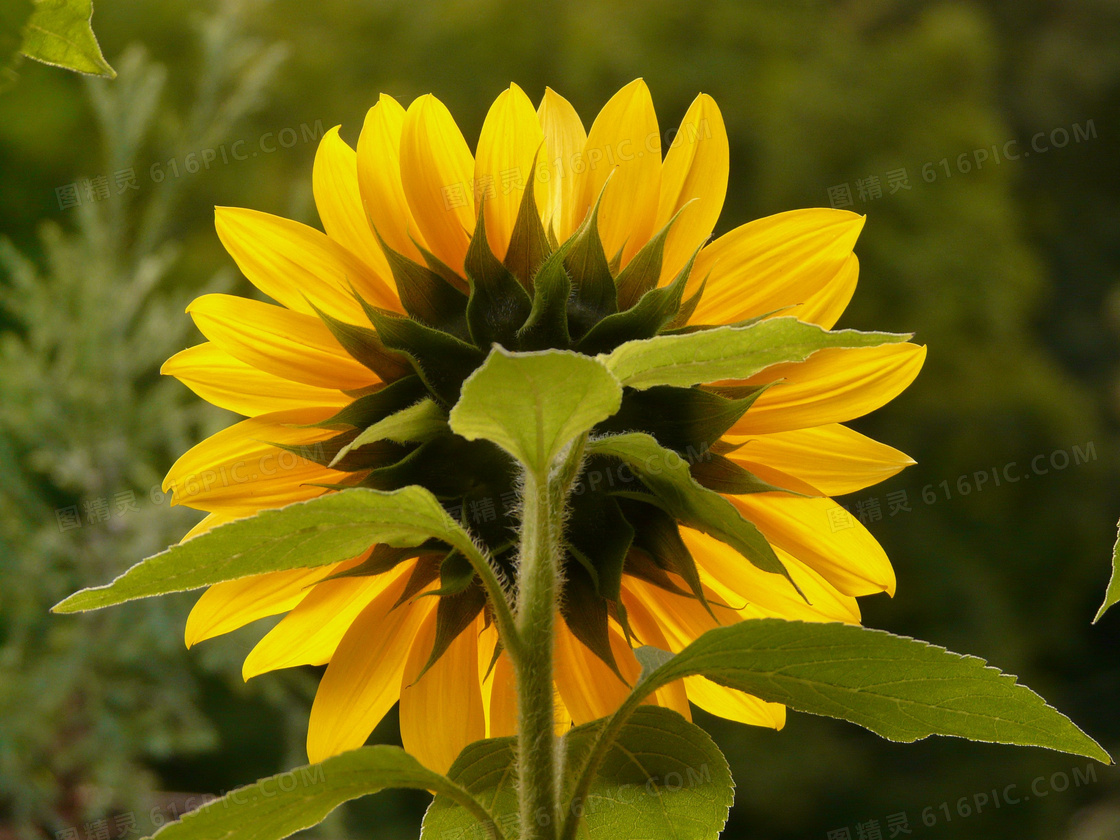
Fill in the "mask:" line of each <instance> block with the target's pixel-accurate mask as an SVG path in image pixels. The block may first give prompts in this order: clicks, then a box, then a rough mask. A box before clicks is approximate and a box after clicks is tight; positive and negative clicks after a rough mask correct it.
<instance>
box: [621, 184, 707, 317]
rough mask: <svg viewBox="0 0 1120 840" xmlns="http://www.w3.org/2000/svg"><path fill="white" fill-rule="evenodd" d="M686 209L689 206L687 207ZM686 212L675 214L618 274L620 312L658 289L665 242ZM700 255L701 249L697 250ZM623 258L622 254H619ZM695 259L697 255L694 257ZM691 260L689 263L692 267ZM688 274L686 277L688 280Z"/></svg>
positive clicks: (681, 211)
mask: <svg viewBox="0 0 1120 840" xmlns="http://www.w3.org/2000/svg"><path fill="white" fill-rule="evenodd" d="M685 206H686V207H687V206H688V205H685ZM683 212H684V207H682V208H681V209H680V210H678V211H677V212H676V213H674V214H673V218H671V219H670V220H669V221H668V222H666V223H665V226H664V227H662V228H661V230H659V231H658V232H657V233H655V234H654V235H653V238H651V239H650V240H649V242H647V243H646V244H645V245H643V246H642V247H641V250H639V251H638V253H636V254H635V255H634V256H633V257H632V258H631V260H630V262H629V263H628V264H627V265H626V268H624V269H622V271H620V272H619V273H618V276H617V277H616V278H615V280H614V284H615V288H616V289H617V294H618V308H619V311H621V312H625V311H626V310H627V309H630V308H631V307H632V306H634V305H635V304H636V303H637V302H638V301H639V300H641V299H642V297H643V296H644V295H645V294H646V293H647V292H649V291H652V290H653V289H656V288H657V283H658V281H659V280H660V279H661V265H662V258H663V257H664V255H665V240H666V239H667V238H668V237H669V231H670V230H671V229H672V227H673V223H674V222H676V220H677V219H678V218H679V217H680V215H681V213H683ZM696 251H697V253H699V251H700V249H699V248H697V249H696ZM619 256H620V257H621V253H620V254H619ZM693 259H695V254H694V255H693ZM691 262H692V261H691V260H690V261H689V263H690V265H691ZM687 276H688V275H687V273H686V274H685V277H686V278H687Z"/></svg>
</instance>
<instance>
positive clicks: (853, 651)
mask: <svg viewBox="0 0 1120 840" xmlns="http://www.w3.org/2000/svg"><path fill="white" fill-rule="evenodd" d="M654 656H655V661H656V657H657V656H661V657H664V653H663V652H661V653H659V654H658V653H655V654H654ZM646 659H647V661H648V657H646ZM697 674H699V675H702V676H705V677H707V678H708V679H710V680H713V681H714V682H717V683H719V684H720V685H724V686H727V687H729V688H735V689H738V690H740V691H745V692H747V693H749V694H753V695H754V696H756V697H760V698H761V699H763V700H767V701H769V702H772V703H783V704H785V705H786V706H789V707H790V708H791V709H795V710H797V711H801V712H809V713H811V714H816V715H825V716H827V717H834V718H841V719H843V720H848V721H851V722H852V723H857V724H859V725H860V726H864V727H866V728H867V729H870V730H871V731H872V732H875V733H876V734H878V735H881V736H883V737H884V738H888V739H890V740H892V741H917V740H920V739H922V738H926V737H928V736H930V735H950V736H955V737H959V738H967V739H969V740H971V741H987V742H991V743H999V744H1017V745H1020V746H1036V747H1046V748H1048V749H1052V750H1058V751H1060V752H1066V753H1072V754H1074V755H1083V756H1087V757H1089V758H1095V759H1097V760H1098V761H1102V762H1105V763H1109V764H1111V763H1112V760H1111V758H1110V757H1109V755H1108V753H1106V752H1105V751H1104V750H1103V749H1102V748H1101V747H1100V745H1099V744H1097V743H1096V742H1095V741H1094V740H1093V739H1092V738H1090V737H1089V736H1088V735H1086V734H1085V733H1084V732H1082V731H1081V730H1080V729H1078V728H1077V727H1076V726H1075V725H1074V724H1073V723H1072V722H1071V721H1070V720H1069V718H1067V717H1066V716H1065V715H1063V714H1061V713H1060V712H1058V711H1057V710H1055V709H1053V708H1052V707H1050V706H1048V705H1046V701H1045V700H1043V699H1042V698H1041V697H1039V696H1038V695H1037V694H1035V693H1034V692H1033V691H1031V690H1030V689H1029V688H1027V687H1026V686H1022V685H1019V684H1017V683H1016V681H1015V677H1013V676H1011V675H1010V674H1003V673H1001V672H1000V671H998V670H997V669H995V668H990V667H987V666H986V663H985V662H984V661H983V660H982V659H977V658H976V657H972V656H962V655H960V654H957V653H952V652H950V651H947V650H945V649H944V648H941V647H936V646H934V645H931V644H929V643H927V642H922V641H917V640H915V639H909V638H905V637H902V636H893V635H891V634H890V633H886V632H884V631H882V630H872V629H868V628H865V627H858V626H851V625H846V624H833V623H830V624H815V623H808V622H801V621H783V620H782V619H777V618H764V619H751V620H748V621H743V622H741V623H739V624H735V625H733V626H731V627H720V628H717V629H715V630H710V631H709V632H707V633H705V634H704V635H703V636H701V637H700V638H699V639H697V640H696V641H695V642H693V643H692V644H690V645H689V646H688V647H686V648H685V649H684V650H682V651H681V652H680V653H678V654H677V655H676V656H673V657H671V658H668V659H667V660H665V661H663V664H660V666H659V667H655V668H652V669H651V673H649V674H648V676H646V678H645V679H644V680H642V681H641V682H640V683H639V686H638V689H637V694H638V696H646V695H648V694H650V693H651V692H653V691H655V690H656V689H657V688H659V687H661V686H663V685H666V684H667V683H670V682H673V681H674V680H678V679H680V678H682V677H688V676H693V675H697Z"/></svg>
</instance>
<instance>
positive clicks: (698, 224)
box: [653, 93, 730, 282]
mask: <svg viewBox="0 0 1120 840" xmlns="http://www.w3.org/2000/svg"><path fill="white" fill-rule="evenodd" d="M729 155H730V152H729V149H728V143H727V129H726V128H724V125H723V115H722V114H720V112H719V108H718V107H717V106H716V103H715V100H714V99H712V97H710V96H708V95H707V94H706V93H702V94H700V95H699V96H697V97H696V99H695V100H694V101H693V103H692V105H690V106H689V109H688V111H687V113H685V115H684V119H683V120H681V126H680V129H679V130H678V131H677V133H676V135H675V136H674V137H673V142H672V144H671V145H670V146H669V153H668V154H667V155H666V156H665V164H664V165H663V166H662V167H661V199H660V201H659V202H658V205H657V220H656V221H655V222H654V225H653V229H654V230H660V229H661V228H662V227H664V226H665V225H666V224H668V223H669V220H670V219H672V218H673V215H674V214H675V213H676V212H677V211H678V210H680V209H681V208H682V207H685V205H688V207H687V209H685V211H684V212H683V213H681V215H680V218H679V219H677V221H676V223H675V224H674V225H673V227H672V229H671V230H670V231H669V236H668V238H667V240H666V242H665V252H664V255H663V257H662V261H661V278H662V280H663V281H664V282H668V281H670V280H672V279H673V278H674V277H676V276H677V273H678V272H679V271H680V270H681V269H682V268H684V265H685V263H687V262H688V259H689V257H691V256H692V252H693V251H695V250H696V249H697V248H699V247H700V246H701V245H703V244H704V242H705V240H707V238H708V237H709V236H711V233H712V228H714V227H715V226H716V221H718V219H719V214H720V210H722V209H723V199H724V197H725V196H726V195H727V173H728V169H729V160H730V157H729ZM690 202H691V203H690Z"/></svg>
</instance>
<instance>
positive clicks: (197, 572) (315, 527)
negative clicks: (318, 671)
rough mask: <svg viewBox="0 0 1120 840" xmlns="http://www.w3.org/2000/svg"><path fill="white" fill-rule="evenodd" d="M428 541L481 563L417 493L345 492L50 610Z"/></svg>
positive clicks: (152, 560) (173, 554)
mask: <svg viewBox="0 0 1120 840" xmlns="http://www.w3.org/2000/svg"><path fill="white" fill-rule="evenodd" d="M432 537H435V538H437V539H440V540H443V541H444V542H446V543H447V544H448V545H451V546H453V547H455V548H458V549H459V550H460V551H462V552H463V553H464V554H466V555H467V556H468V557H470V558H471V559H472V561H474V562H477V563H482V564H485V562H486V561H485V559H484V558H482V556H481V555H480V554H479V551H478V548H477V547H476V546H475V544H474V543H473V542H472V541H471V538H470V536H469V535H468V534H467V533H466V532H465V531H464V530H463V529H462V528H461V527H460V526H459V525H458V524H457V523H456V522H455V521H454V520H453V519H452V518H451V517H450V516H448V515H447V513H446V512H445V511H444V509H443V508H442V507H441V506H440V503H439V502H438V501H436V498H435V497H434V496H433V495H432V494H431V493H429V492H428V491H427V490H425V489H424V488H423V487H405V488H402V489H400V490H394V491H393V492H390V493H386V492H382V491H379V490H366V489H361V488H355V489H351V490H343V491H341V492H339V493H332V494H328V495H324V496H320V497H318V498H316V499H311V500H310V501H306V502H296V503H295V504H292V505H288V506H287V507H283V508H278V509H276V510H266V511H262V512H260V513H258V514H257V515H255V516H251V517H248V518H246V519H238V520H235V521H233V522H229V523H226V524H225V525H219V526H218V527H217V528H214V529H213V530H211V531H207V532H206V533H204V534H200V535H198V536H197V537H195V538H193V539H191V540H188V541H187V542H184V543H180V544H178V545H174V546H172V547H171V548H169V549H167V550H166V551H163V552H161V553H159V554H156V555H155V556H153V557H149V558H148V559H147V560H144V561H142V562H140V563H138V564H137V565H135V566H133V567H132V568H131V569H129V570H128V571H127V572H125V573H124V574H123V575H121V576H120V577H119V578H117V579H116V580H115V581H113V582H112V583H110V584H107V585H105V586H99V587H94V588H91V589H83V590H82V591H81V592H78V593H75V594H74V595H71V596H70V597H69V598H67V599H66V600H64V601H63V602H62V603H60V604H58V605H56V606H55V607H54V612H60V613H73V612H83V611H85V610H93V609H100V608H102V607H108V606H112V605H114V604H120V603H124V602H125V601H131V600H134V599H136V598H147V597H150V596H153V595H162V594H165V593H168V592H181V591H184V590H187V589H198V588H200V587H203V586H209V585H211V584H214V583H221V582H222V581H226V580H234V579H236V578H243V577H248V576H249V575H255V574H261V573H263V572H276V571H281V570H284V569H297V568H313V567H316V566H323V565H326V564H328V563H337V562H339V561H342V560H346V559H348V558H351V557H354V556H355V555H357V554H360V553H361V552H363V551H364V550H366V549H367V548H369V547H370V546H371V545H373V544H374V543H385V544H387V545H392V546H402V547H405V546H416V545H420V544H421V543H423V542H424V541H426V540H428V539H430V538H432Z"/></svg>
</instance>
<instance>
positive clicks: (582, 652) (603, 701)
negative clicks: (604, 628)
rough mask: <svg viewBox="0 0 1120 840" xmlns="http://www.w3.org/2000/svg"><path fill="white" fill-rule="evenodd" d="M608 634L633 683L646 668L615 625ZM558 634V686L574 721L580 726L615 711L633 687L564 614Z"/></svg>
mask: <svg viewBox="0 0 1120 840" xmlns="http://www.w3.org/2000/svg"><path fill="white" fill-rule="evenodd" d="M608 635H609V637H610V645H611V651H612V652H613V653H614V658H615V662H616V663H617V664H618V670H619V671H621V672H622V675H623V676H624V677H625V678H626V683H629V686H633V685H634V683H635V682H636V681H637V679H638V676H639V675H640V674H641V672H642V669H641V666H640V665H639V664H638V660H637V658H636V657H635V656H634V652H633V651H632V650H631V649H630V646H629V645H627V644H626V640H625V639H624V638H623V637H622V634H621V633H620V632H619V631H618V630H617V629H616V628H615V627H614V626H613V625H611V626H609V627H608ZM555 638H556V659H555V662H556V687H557V688H558V689H559V691H560V697H561V699H562V700H563V702H564V705H565V707H566V708H567V709H568V711H569V712H570V713H571V715H572V721H573V722H574V723H575V724H576V726H579V725H581V724H584V723H588V722H590V721H593V720H598V719H599V718H601V717H605V716H606V715H609V714H611V713H612V712H614V710H615V709H617V708H618V707H619V706H620V705H621V704H622V701H623V700H625V699H626V696H627V695H628V694H629V693H630V687H629V686H628V685H627V684H626V683H623V682H622V680H620V679H619V678H618V675H617V674H615V673H614V671H612V670H611V669H610V667H609V666H607V664H606V663H605V662H603V660H601V659H600V658H599V657H598V656H596V655H595V654H594V653H592V652H591V651H590V650H589V649H588V648H587V647H586V646H585V645H584V644H583V642H581V641H579V639H577V638H576V637H575V636H573V635H572V632H571V631H570V630H569V629H568V627H567V625H566V624H564V622H563V619H561V618H557V627H556V634H555ZM650 702H653V701H650Z"/></svg>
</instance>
